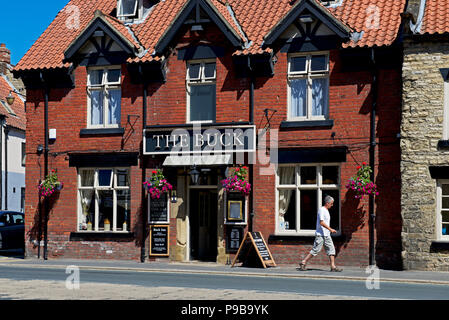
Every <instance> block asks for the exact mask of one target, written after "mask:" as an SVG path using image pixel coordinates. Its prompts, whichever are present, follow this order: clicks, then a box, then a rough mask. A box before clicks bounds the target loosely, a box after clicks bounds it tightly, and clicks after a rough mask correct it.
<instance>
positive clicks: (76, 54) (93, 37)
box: [64, 11, 140, 66]
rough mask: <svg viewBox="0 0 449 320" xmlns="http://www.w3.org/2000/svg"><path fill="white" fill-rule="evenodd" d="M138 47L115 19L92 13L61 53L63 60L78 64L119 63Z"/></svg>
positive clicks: (126, 30)
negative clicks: (88, 20)
mask: <svg viewBox="0 0 449 320" xmlns="http://www.w3.org/2000/svg"><path fill="white" fill-rule="evenodd" d="M139 49H140V46H139V45H138V44H137V43H135V42H134V41H133V39H132V35H131V34H130V31H128V29H127V28H126V27H125V26H124V25H123V24H121V23H120V22H119V21H117V20H112V18H111V17H108V16H104V15H103V14H102V13H101V12H100V11H96V12H95V18H94V19H93V20H92V21H91V22H90V23H89V25H88V26H87V27H86V28H85V29H84V30H83V31H82V32H81V34H80V35H79V36H78V37H77V38H76V39H75V40H74V41H73V42H72V43H71V44H70V45H69V47H68V48H67V49H66V51H65V52H64V56H65V62H75V63H77V64H80V65H85V66H87V65H89V66H92V65H111V64H121V63H124V62H125V61H126V59H127V58H129V57H134V56H136V55H137V54H138V51H139Z"/></svg>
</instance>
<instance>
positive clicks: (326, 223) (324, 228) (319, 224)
mask: <svg viewBox="0 0 449 320" xmlns="http://www.w3.org/2000/svg"><path fill="white" fill-rule="evenodd" d="M333 205H334V198H332V197H331V196H326V197H325V198H324V206H322V207H321V208H320V209H319V210H318V214H317V219H316V231H315V242H314V244H313V248H312V250H311V251H310V253H309V254H308V255H307V257H306V258H305V259H304V260H303V261H301V263H300V264H299V269H300V270H302V271H304V270H307V269H306V265H307V263H308V262H309V260H310V259H311V258H312V257H315V256H316V255H317V254H318V253H319V252H320V251H321V249H322V248H323V244H324V248H325V249H326V254H327V255H328V256H329V260H330V266H331V270H330V271H331V272H341V271H342V269H340V268H337V266H336V265H335V247H334V243H333V242H332V238H331V233H337V231H336V230H334V229H332V228H331V227H330V222H331V216H330V214H329V209H330V208H332V206H333Z"/></svg>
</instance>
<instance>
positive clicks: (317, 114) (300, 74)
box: [288, 53, 329, 121]
mask: <svg viewBox="0 0 449 320" xmlns="http://www.w3.org/2000/svg"><path fill="white" fill-rule="evenodd" d="M328 100H329V57H328V54H326V53H317V54H313V55H312V54H294V55H290V56H289V59H288V120H295V121H301V120H325V119H326V118H327V116H328V104H329V103H328Z"/></svg>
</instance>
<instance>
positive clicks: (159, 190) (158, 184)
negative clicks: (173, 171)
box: [143, 169, 173, 199]
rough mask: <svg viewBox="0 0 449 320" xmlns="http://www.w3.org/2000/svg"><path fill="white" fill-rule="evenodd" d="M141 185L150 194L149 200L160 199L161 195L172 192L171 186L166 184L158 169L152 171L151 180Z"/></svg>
mask: <svg viewBox="0 0 449 320" xmlns="http://www.w3.org/2000/svg"><path fill="white" fill-rule="evenodd" d="M143 184H144V185H145V186H146V188H147V190H148V192H149V193H150V196H151V199H160V197H161V196H162V194H163V193H165V192H169V191H171V190H173V186H172V185H171V184H170V183H168V181H167V179H166V178H165V177H164V175H163V174H162V170H160V169H158V170H153V171H152V175H151V178H150V179H149V180H148V181H145V182H144V183H143Z"/></svg>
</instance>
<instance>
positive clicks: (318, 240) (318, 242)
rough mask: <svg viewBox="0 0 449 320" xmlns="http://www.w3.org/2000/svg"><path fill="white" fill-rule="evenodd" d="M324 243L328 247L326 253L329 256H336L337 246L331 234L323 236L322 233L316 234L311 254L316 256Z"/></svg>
mask: <svg viewBox="0 0 449 320" xmlns="http://www.w3.org/2000/svg"><path fill="white" fill-rule="evenodd" d="M323 244H324V248H325V249H326V254H327V255H328V256H335V247H334V242H333V241H332V238H331V237H329V236H324V237H323V236H321V235H316V236H315V242H314V243H313V248H312V251H310V254H311V255H312V256H314V257H315V256H316V255H317V254H318V253H319V252H320V251H321V249H322V248H323Z"/></svg>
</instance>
